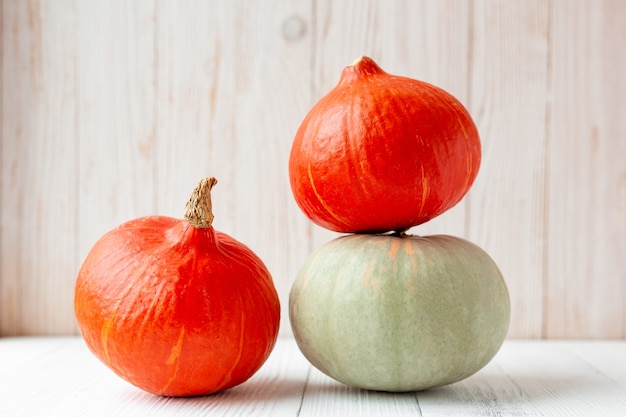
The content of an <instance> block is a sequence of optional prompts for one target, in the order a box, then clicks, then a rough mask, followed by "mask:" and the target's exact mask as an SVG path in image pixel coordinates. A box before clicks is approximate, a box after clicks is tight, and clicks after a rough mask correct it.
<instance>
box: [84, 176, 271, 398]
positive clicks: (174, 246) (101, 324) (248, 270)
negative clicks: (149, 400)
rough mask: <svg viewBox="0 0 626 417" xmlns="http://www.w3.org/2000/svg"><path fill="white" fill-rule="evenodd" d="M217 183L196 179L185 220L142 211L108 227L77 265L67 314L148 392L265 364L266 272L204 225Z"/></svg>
mask: <svg viewBox="0 0 626 417" xmlns="http://www.w3.org/2000/svg"><path fill="white" fill-rule="evenodd" d="M215 182H216V181H215V180H214V179H213V178H210V179H206V180H203V181H201V182H200V184H199V186H198V188H197V189H196V190H195V191H194V193H193V194H192V198H191V199H190V201H189V203H188V205H187V210H186V213H185V220H179V219H174V218H171V217H165V216H150V217H143V218H139V219H135V220H131V221H129V222H127V223H124V224H122V225H120V226H119V227H117V228H116V229H113V230H111V231H110V232H108V233H107V234H105V235H104V236H103V237H102V238H101V239H100V240H99V241H98V242H97V243H96V244H95V245H94V247H93V248H92V249H91V251H90V252H89V254H88V255H87V257H86V259H85V261H84V263H83V265H82V267H81V268H80V271H79V273H78V279H77V281H76V288H75V299H74V303H75V313H76V319H77V321H78V325H79V328H80V331H81V333H82V335H83V338H84V340H85V342H86V343H87V346H88V347H89V348H90V349H91V351H92V352H93V353H94V354H95V355H96V356H97V357H98V358H99V359H100V360H101V361H102V362H104V363H105V364H106V365H107V366H109V367H110V368H111V369H112V370H113V371H115V373H117V374H118V375H119V376H121V377H122V378H124V379H126V380H127V381H129V382H131V383H132V384H134V385H136V386H138V387H140V388H142V389H144V390H146V391H148V392H151V393H154V394H160V395H168V396H191V395H202V394H209V393H213V392H216V391H221V390H225V389H227V388H230V387H233V386H235V385H238V384H240V383H242V382H244V381H245V380H247V379H248V378H249V377H250V376H252V375H253V374H254V373H255V372H256V371H257V370H258V369H259V367H260V366H261V365H262V364H263V363H264V361H265V360H266V359H267V357H268V356H269V354H270V352H271V351H272V349H273V347H274V344H275V341H276V337H277V335H278V326H279V314H280V308H279V300H278V296H277V293H276V290H275V288H274V284H273V282H272V278H271V276H270V273H269V271H268V270H267V268H266V267H265V265H264V264H263V262H262V261H261V259H259V258H258V257H257V256H256V255H255V254H254V253H253V252H252V251H251V250H250V249H249V248H248V247H246V246H245V245H243V244H241V243H239V242H237V241H236V240H235V239H233V238H232V237H229V236H228V235H226V234H224V233H220V232H218V231H216V230H215V229H214V228H213V227H212V225H211V222H212V220H213V215H212V213H211V200H210V190H211V187H212V186H213V185H214V184H215Z"/></svg>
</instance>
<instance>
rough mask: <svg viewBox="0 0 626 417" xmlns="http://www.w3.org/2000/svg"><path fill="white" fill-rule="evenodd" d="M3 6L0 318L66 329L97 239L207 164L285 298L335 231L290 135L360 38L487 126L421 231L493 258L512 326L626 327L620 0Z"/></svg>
mask: <svg viewBox="0 0 626 417" xmlns="http://www.w3.org/2000/svg"><path fill="white" fill-rule="evenodd" d="M0 4H1V8H0V13H1V25H2V26H1V36H2V41H1V45H0V48H1V55H0V56H1V66H0V88H1V95H0V103H1V113H0V123H1V130H0V134H1V138H0V139H1V142H0V151H1V158H0V170H1V173H2V179H1V187H0V203H1V205H0V207H1V208H0V248H1V253H0V254H1V257H0V265H1V269H0V335H3V336H9V335H32V334H46V335H47V334H75V333H76V332H77V328H76V325H75V322H74V316H73V306H72V299H73V285H74V280H75V276H76V272H77V270H78V268H79V266H80V263H81V261H82V259H83V258H84V257H85V255H86V253H87V251H88V250H89V248H90V247H91V245H92V244H93V243H94V242H95V241H96V239H97V238H98V237H100V236H101V235H102V234H103V233H104V232H106V231H107V230H109V229H111V228H113V227H114V226H116V225H118V224H119V223H121V222H123V221H125V220H129V219H131V218H134V217H137V216H141V215H147V214H155V213H159V214H165V215H170V216H176V217H181V216H182V211H183V208H184V204H185V202H186V201H187V198H188V196H189V193H190V192H191V189H192V188H193V187H194V186H195V185H196V183H197V181H198V180H199V179H200V178H203V177H205V176H208V175H213V176H216V177H217V178H218V179H219V181H220V182H219V184H218V185H217V187H216V188H215V190H214V193H213V197H214V211H215V215H216V218H215V223H214V224H215V226H216V228H217V229H218V230H221V231H223V232H226V233H229V234H231V235H232V236H234V237H235V238H237V239H239V240H241V241H242V242H244V243H246V244H248V246H250V247H251V248H252V249H253V250H255V251H256V252H257V253H258V254H259V255H260V256H261V257H262V258H263V259H264V260H265V262H266V263H267V265H268V267H269V268H270V270H271V272H272V274H273V276H274V279H275V282H276V285H277V287H278V289H279V291H280V294H281V297H282V302H283V306H284V307H286V305H287V294H288V290H289V287H290V283H291V281H292V279H293V277H294V275H295V274H296V272H297V270H298V268H299V267H300V265H301V264H302V263H303V262H304V260H305V258H306V256H307V255H308V254H309V253H310V252H311V251H312V250H313V249H314V248H316V247H318V246H320V245H321V244H323V243H324V242H326V241H327V240H329V239H331V238H333V237H334V236H335V235H334V234H332V233H330V232H327V231H324V230H321V229H320V228H318V227H316V226H313V225H312V224H311V223H310V222H309V221H308V220H307V219H306V218H305V217H304V216H303V215H302V214H301V213H300V211H299V210H298V209H297V207H296V205H295V203H294V202H293V199H292V196H291V192H290V189H289V184H288V174H287V161H288V155H289V150H290V144H291V140H292V138H293V135H294V133H295V131H296V129H297V127H298V125H299V122H300V121H301V119H302V118H303V117H304V115H305V113H306V112H307V111H308V109H309V108H310V107H311V106H312V105H313V103H314V102H315V101H316V100H317V99H318V98H320V97H321V96H322V95H323V94H325V93H326V92H327V91H328V90H329V89H330V88H332V87H333V86H334V85H335V83H336V82H337V80H338V78H339V74H340V72H341V70H342V69H343V67H344V66H346V65H348V64H350V63H351V62H352V61H353V60H354V59H355V58H357V57H358V56H360V55H368V56H371V57H372V58H374V59H375V60H376V61H377V62H378V63H379V64H380V65H381V66H382V67H383V68H384V69H385V70H387V71H388V72H391V73H396V74H400V75H406V76H410V77H413V78H418V79H422V80H425V81H429V82H431V83H434V84H437V85H439V86H441V87H443V88H445V89H447V90H448V91H450V92H451V93H452V94H454V95H455V96H457V97H458V98H459V99H460V100H461V101H462V102H463V103H465V104H466V106H467V107H468V109H469V110H470V112H471V114H472V115H473V117H474V118H475V121H476V123H477V125H478V127H479V130H480V132H481V136H482V141H483V163H482V167H481V171H480V173H479V176H478V179H477V180H476V182H475V185H474V186H473V188H472V190H471V191H470V193H469V194H468V195H467V197H466V198H465V199H464V200H463V202H461V203H460V204H459V205H458V206H456V207H455V208H454V209H452V210H451V211H449V212H447V213H445V214H444V215H442V216H441V217H439V218H438V219H436V220H433V221H432V222H430V223H428V224H426V225H423V226H419V227H416V228H414V229H413V230H412V232H413V233H418V234H431V233H450V234H455V235H458V236H463V237H466V238H468V239H470V240H471V241H473V242H475V243H477V244H479V245H480V246H482V247H483V248H484V249H485V250H487V252H489V253H490V254H491V255H492V257H493V258H494V259H495V260H496V262H497V263H498V264H499V265H500V267H501V269H502V271H503V273H504V275H505V278H506V280H507V283H508V286H509V290H510V293H511V299H512V308H513V312H512V321H511V327H510V332H509V337H511V338H617V339H624V338H626V260H625V259H626V47H625V46H624V45H625V44H624V42H626V29H624V28H625V26H624V21H626V2H624V1H620V0H598V1H593V0H587V1H585V0H465V1H464V0H448V1H442V0H390V1H387V0H384V1H376V0H369V1H339V0H335V1H332V0H309V1H304V0H302V1H296V0H263V1H261V0H258V1H243V0H238V1H205V0H197V1H191V0H190V1H174V0H170V1H165V0H136V1H126V0H113V1H106V2H103V1H95V0H93V1H92V0H54V1H52V0H48V1H46V0H28V1H25V0H24V1H20V0H0ZM283 313H284V314H283V322H282V332H283V334H289V332H290V330H289V324H288V318H287V314H286V309H284V311H283Z"/></svg>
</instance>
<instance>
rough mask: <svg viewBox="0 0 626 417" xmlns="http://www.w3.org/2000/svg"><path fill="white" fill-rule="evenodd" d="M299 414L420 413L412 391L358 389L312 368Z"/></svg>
mask: <svg viewBox="0 0 626 417" xmlns="http://www.w3.org/2000/svg"><path fill="white" fill-rule="evenodd" d="M298 416H299V417H308V416H325V417H334V416H337V417H346V416H359V417H365V416H372V417H374V416H375V417H382V416H394V417H402V416H413V417H416V416H421V413H420V408H419V405H418V403H417V400H416V398H415V394H413V393H388V392H378V391H369V390H363V389H358V388H354V387H349V386H347V385H344V384H342V383H340V382H337V381H335V380H333V379H331V378H329V377H328V376H326V375H324V374H323V373H322V372H320V371H319V370H317V369H315V368H311V371H310V373H309V377H308V380H307V384H306V390H305V392H304V397H303V400H302V407H301V409H300V412H299V413H298Z"/></svg>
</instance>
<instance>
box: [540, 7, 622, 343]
mask: <svg viewBox="0 0 626 417" xmlns="http://www.w3.org/2000/svg"><path fill="white" fill-rule="evenodd" d="M554 9H555V12H554V13H553V15H554V22H553V33H554V35H553V39H552V50H553V58H552V68H551V70H552V74H551V78H552V86H553V87H552V90H553V104H552V111H551V118H550V120H549V130H550V151H549V152H550V155H549V161H548V170H549V179H550V180H549V210H548V212H547V216H548V218H547V226H548V235H549V245H548V246H547V247H546V270H547V275H546V276H545V282H544V284H545V288H546V291H547V293H546V304H547V307H546V308H547V311H546V319H545V336H546V337H550V338H563V337H575V336H577V335H584V336H585V337H593V338H603V337H609V338H624V337H625V336H626V332H624V329H625V328H626V302H625V300H626V256H624V255H625V254H626V159H625V158H624V156H626V120H625V119H624V109H626V95H625V94H626V83H625V82H624V77H623V76H622V75H619V74H620V71H619V70H617V68H618V67H621V66H623V65H624V63H626V51H625V50H624V48H623V46H622V39H625V38H626V28H625V27H624V25H623V24H622V23H621V22H622V18H623V17H624V16H626V4H625V3H623V2H619V1H603V2H601V3H597V4H596V3H594V4H591V3H590V2H580V1H579V2H573V3H570V2H566V1H555V3H554ZM557 10H558V13H557V12H556V11H557ZM609 323H610V324H609Z"/></svg>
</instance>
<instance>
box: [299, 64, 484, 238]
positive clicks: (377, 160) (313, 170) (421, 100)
mask: <svg viewBox="0 0 626 417" xmlns="http://www.w3.org/2000/svg"><path fill="white" fill-rule="evenodd" d="M480 159H481V149H480V139H479V135H478V131H477V129H476V126H475V125H474V122H473V121H472V118H471V117H470V115H469V113H468V112H467V110H466V109H465V108H464V107H463V105H462V104H461V103H460V102H459V100H457V99H456V98H455V97H453V96H452V95H450V94H449V93H447V92H445V91H444V90H442V89H441V88H438V87H436V86H433V85H431V84H428V83H425V82H422V81H417V80H413V79H410V78H406V77H400V76H394V75H391V74H388V73H386V72H384V71H383V70H382V69H381V68H380V67H378V65H376V63H375V62H374V61H373V60H372V59H370V58H367V57H362V58H360V59H359V60H358V61H356V62H355V63H354V64H352V65H350V66H348V67H346V68H345V69H344V71H343V73H342V74H341V78H340V80H339V83H338V84H337V85H336V86H335V88H333V89H332V90H331V91H330V92H329V93H328V94H327V95H326V96H324V97H323V98H322V99H321V100H319V102H317V103H316V104H315V105H314V106H313V108H312V109H311V110H310V112H309V113H308V114H307V115H306V117H305V118H304V120H303V122H302V124H301V125H300V128H299V129H298V131H297V133H296V135H295V138H294V141H293V145H292V149H291V155H290V159H289V175H290V182H291V188H292V191H293V194H294V197H295V200H296V202H297V204H298V206H299V207H300V208H301V209H302V211H303V212H304V213H305V214H306V215H307V216H308V217H309V218H310V219H311V220H312V221H313V222H315V223H316V224H318V225H320V226H322V227H325V228H327V229H330V230H333V231H337V232H343V233H356V232H386V231H390V230H403V229H408V228H410V227H412V226H415V225H418V224H421V223H424V222H426V221H428V220H430V219H432V218H434V217H436V216H438V215H439V214H441V213H443V212H444V211H446V210H448V209H450V208H451V207H452V206H454V205H455V204H456V203H458V202H459V201H460V200H461V199H462V198H463V196H464V195H465V194H466V193H467V191H468V190H469V188H470V186H471V185H472V183H473V181H474V179H475V177H476V175H477V173H478V168H479V165H480Z"/></svg>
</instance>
